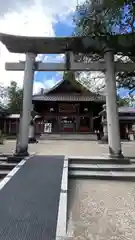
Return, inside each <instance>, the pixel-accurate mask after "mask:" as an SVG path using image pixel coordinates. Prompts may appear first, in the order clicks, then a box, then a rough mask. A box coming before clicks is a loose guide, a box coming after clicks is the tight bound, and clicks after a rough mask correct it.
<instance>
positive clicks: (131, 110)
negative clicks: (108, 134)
mask: <svg viewBox="0 0 135 240" xmlns="http://www.w3.org/2000/svg"><path fill="white" fill-rule="evenodd" d="M105 112H106V110H105V109H104V110H102V111H101V112H100V113H99V115H104V114H105ZM118 113H119V114H134V115H135V108H134V107H126V106H125V107H119V108H118Z"/></svg>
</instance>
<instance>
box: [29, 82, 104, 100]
mask: <svg viewBox="0 0 135 240" xmlns="http://www.w3.org/2000/svg"><path fill="white" fill-rule="evenodd" d="M32 100H33V101H67V102H78V101H80V102H87V101H88V102H89V101H93V102H103V103H104V102H105V96H103V95H100V94H96V93H94V92H91V91H90V90H89V89H88V88H86V87H85V86H83V85H82V84H81V83H80V82H78V81H77V80H76V79H70V78H69V79H63V80H61V81H59V82H58V83H57V84H56V85H54V86H53V87H52V88H50V89H49V90H48V91H46V92H44V93H42V94H38V95H34V96H33V98H32Z"/></svg>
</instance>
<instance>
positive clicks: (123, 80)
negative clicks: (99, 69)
mask: <svg viewBox="0 0 135 240" xmlns="http://www.w3.org/2000/svg"><path fill="white" fill-rule="evenodd" d="M74 23H75V30H74V33H73V35H75V36H76V35H77V36H91V37H93V36H96V37H97V38H98V40H99V41H100V36H108V35H110V36H111V35H116V34H127V33H129V32H130V33H134V32H135V1H134V0H97V1H96V0H91V1H89V0H86V1H85V2H84V3H83V4H79V5H78V6H77V8H76V13H75V17H74ZM132 38H133V39H132V41H133V42H135V36H134V35H133V36H132ZM110 39H111V38H110ZM127 43H128V44H129V41H128V40H127ZM129 54H130V53H129ZM127 55H128V54H127ZM131 55H132V54H130V55H128V56H125V55H124V54H120V55H119V56H118V55H117V58H119V61H122V62H125V58H126V61H132V62H135V57H134V56H132V57H131ZM79 59H80V60H81V61H90V60H93V61H95V60H99V59H103V56H102V53H101V54H100V53H98V54H97V53H96V54H95V53H94V52H92V53H91V54H85V55H84V54H79ZM79 75H80V76H81V75H82V73H81V74H80V73H79ZM99 75H100V73H99ZM85 76H86V78H85V80H86V81H87V82H90V81H92V77H91V74H90V73H87V74H86V75H85ZM100 76H101V77H102V74H101V75H100ZM116 77H117V78H116V79H117V87H125V88H128V89H133V88H134V87H135V72H132V73H131V72H126V73H124V72H119V73H117V76H116ZM83 81H84V79H83ZM86 81H85V82H86ZM97 81H99V80H97ZM102 82H103V85H102V86H101V88H102V87H103V86H104V85H105V84H104V81H102ZM100 83H101V81H100ZM88 85H89V83H88Z"/></svg>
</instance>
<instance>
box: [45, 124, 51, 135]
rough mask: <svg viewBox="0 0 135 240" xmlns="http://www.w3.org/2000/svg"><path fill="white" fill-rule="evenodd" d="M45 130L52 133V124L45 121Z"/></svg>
mask: <svg viewBox="0 0 135 240" xmlns="http://www.w3.org/2000/svg"><path fill="white" fill-rule="evenodd" d="M44 132H45V133H51V132H52V124H51V123H45V125H44Z"/></svg>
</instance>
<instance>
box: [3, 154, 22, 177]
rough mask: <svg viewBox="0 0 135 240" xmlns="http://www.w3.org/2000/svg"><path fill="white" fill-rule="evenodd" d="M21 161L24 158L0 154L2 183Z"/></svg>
mask: <svg viewBox="0 0 135 240" xmlns="http://www.w3.org/2000/svg"><path fill="white" fill-rule="evenodd" d="M21 160H22V157H15V156H12V155H6V154H0V181H1V180H2V179H3V178H4V177H6V176H7V175H8V174H9V172H10V171H11V170H12V169H13V168H14V167H16V165H17V164H18V163H19V162H20V161H21Z"/></svg>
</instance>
